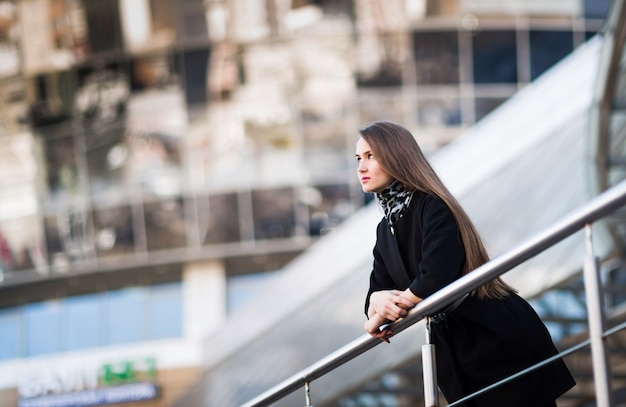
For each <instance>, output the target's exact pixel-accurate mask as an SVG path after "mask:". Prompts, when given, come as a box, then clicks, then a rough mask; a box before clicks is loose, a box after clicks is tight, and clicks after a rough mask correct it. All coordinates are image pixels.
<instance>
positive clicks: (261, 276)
mask: <svg viewBox="0 0 626 407" xmlns="http://www.w3.org/2000/svg"><path fill="white" fill-rule="evenodd" d="M275 275H276V273H275V272H261V273H252V274H245V275H239V276H230V277H228V279H227V280H226V291H227V293H226V299H227V304H226V308H227V311H228V313H231V314H232V313H233V312H235V311H237V310H239V309H241V308H243V307H245V306H246V305H247V304H250V303H251V302H252V301H253V300H254V299H255V298H256V297H257V296H258V295H259V293H261V292H262V291H263V287H264V285H265V284H266V283H267V282H268V281H269V280H270V279H271V277H272V276H275Z"/></svg>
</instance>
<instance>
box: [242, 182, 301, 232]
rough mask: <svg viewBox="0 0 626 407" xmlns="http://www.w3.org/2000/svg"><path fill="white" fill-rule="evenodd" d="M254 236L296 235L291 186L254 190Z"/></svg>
mask: <svg viewBox="0 0 626 407" xmlns="http://www.w3.org/2000/svg"><path fill="white" fill-rule="evenodd" d="M252 214H253V219H254V238H255V239H257V240H262V239H278V238H287V237H291V236H293V235H294V231H295V210H294V197H293V190H292V189H291V188H281V189H270V190H263V191H252Z"/></svg>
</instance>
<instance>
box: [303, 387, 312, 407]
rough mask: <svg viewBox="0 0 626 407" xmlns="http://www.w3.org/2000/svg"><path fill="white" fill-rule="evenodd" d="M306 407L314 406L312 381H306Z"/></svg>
mask: <svg viewBox="0 0 626 407" xmlns="http://www.w3.org/2000/svg"><path fill="white" fill-rule="evenodd" d="M304 402H305V403H306V404H305V406H304V407H313V404H311V384H310V382H304Z"/></svg>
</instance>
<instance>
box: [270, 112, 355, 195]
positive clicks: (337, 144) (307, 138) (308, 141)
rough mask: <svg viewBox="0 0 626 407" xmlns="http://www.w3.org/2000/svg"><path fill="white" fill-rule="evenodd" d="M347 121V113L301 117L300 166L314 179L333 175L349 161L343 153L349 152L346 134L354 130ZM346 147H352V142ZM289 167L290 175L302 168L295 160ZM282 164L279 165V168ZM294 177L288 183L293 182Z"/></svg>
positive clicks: (333, 177)
mask: <svg viewBox="0 0 626 407" xmlns="http://www.w3.org/2000/svg"><path fill="white" fill-rule="evenodd" d="M351 124H352V121H351V120H350V119H349V118H348V117H339V118H315V117H310V116H309V117H305V118H303V122H302V134H303V136H304V146H303V147H304V148H303V151H302V153H303V154H304V164H305V165H304V168H306V171H307V172H308V174H309V175H310V177H311V178H313V179H314V180H315V181H324V180H327V179H337V177H338V176H339V174H342V173H343V172H344V171H345V170H346V169H347V165H348V164H349V162H348V160H347V159H346V157H348V156H349V151H348V140H347V138H346V137H347V136H349V135H352V134H355V132H356V130H355V129H354V127H352V126H351ZM349 147H350V149H353V146H352V145H350V146H349ZM352 156H354V154H352ZM295 157H296V156H295V153H294V158H295ZM281 166H282V165H281ZM293 167H296V168H293ZM293 167H292V169H291V170H290V171H292V175H294V176H295V175H296V174H298V172H299V171H298V170H304V168H301V166H300V165H299V164H298V163H297V162H296V163H294V164H293ZM298 167H300V168H298ZM284 168H285V167H282V169H283V171H284ZM294 181H295V180H292V182H291V183H292V184H293V183H295V182H294Z"/></svg>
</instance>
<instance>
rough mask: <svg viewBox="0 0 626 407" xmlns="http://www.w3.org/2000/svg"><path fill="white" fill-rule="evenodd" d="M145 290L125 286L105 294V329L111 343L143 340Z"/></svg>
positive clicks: (144, 331)
mask: <svg viewBox="0 0 626 407" xmlns="http://www.w3.org/2000/svg"><path fill="white" fill-rule="evenodd" d="M146 301H147V296H146V291H145V290H144V289H141V288H126V289H122V290H118V291H112V292H109V293H108V294H107V311H106V312H107V313H106V319H105V320H106V321H107V326H106V328H107V331H108V336H109V340H108V343H109V344H111V345H116V344H121V343H132V342H140V341H142V340H145V339H146V337H147V335H146V329H145V327H146V325H147V324H146V321H145V319H144V318H145V315H146V314H145V312H146V309H145V306H146Z"/></svg>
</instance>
